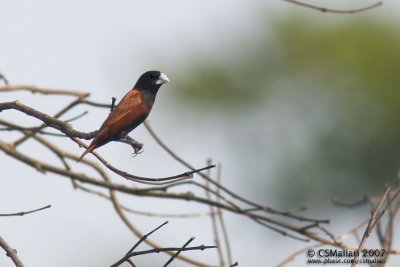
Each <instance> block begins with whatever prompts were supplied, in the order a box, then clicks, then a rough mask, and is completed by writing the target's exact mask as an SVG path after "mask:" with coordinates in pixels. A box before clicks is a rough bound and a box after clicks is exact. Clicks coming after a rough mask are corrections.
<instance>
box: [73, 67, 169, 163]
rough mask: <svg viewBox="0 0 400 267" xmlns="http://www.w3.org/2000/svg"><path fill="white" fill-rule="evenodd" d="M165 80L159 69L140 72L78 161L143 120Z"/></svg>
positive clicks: (116, 138)
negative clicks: (133, 84)
mask: <svg viewBox="0 0 400 267" xmlns="http://www.w3.org/2000/svg"><path fill="white" fill-rule="evenodd" d="M167 82H169V79H168V77H167V75H165V74H164V73H162V72H159V71H148V72H145V73H144V74H142V76H140V78H139V80H138V81H137V82H136V84H135V86H134V87H133V89H132V90H130V91H129V92H128V93H127V94H126V95H125V96H124V97H123V98H122V100H121V101H120V102H119V104H118V105H117V106H116V107H115V108H114V109H113V110H112V111H111V112H110V114H109V115H108V117H107V119H106V120H105V121H104V122H103V124H102V125H101V127H100V129H99V131H98V132H97V134H96V136H95V137H94V139H93V141H92V142H91V143H90V145H89V147H88V148H87V149H86V151H85V152H83V154H82V155H81V156H80V158H79V159H78V162H79V161H80V160H81V159H82V158H83V157H84V156H85V155H86V154H87V153H90V152H92V151H93V150H95V149H96V148H98V147H101V146H103V145H105V144H107V143H108V142H111V141H115V140H119V139H120V138H122V137H124V136H125V135H126V134H128V133H129V132H130V131H132V130H133V129H135V128H136V127H138V126H139V125H140V124H141V123H142V122H144V120H145V119H146V118H147V116H148V115H149V113H150V111H151V108H152V107H153V104H154V101H155V99H156V94H157V92H158V89H160V86H161V85H162V84H164V83H167Z"/></svg>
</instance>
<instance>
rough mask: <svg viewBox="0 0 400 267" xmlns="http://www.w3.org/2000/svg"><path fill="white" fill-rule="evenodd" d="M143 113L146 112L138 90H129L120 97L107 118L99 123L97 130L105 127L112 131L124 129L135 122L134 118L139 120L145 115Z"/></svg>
mask: <svg viewBox="0 0 400 267" xmlns="http://www.w3.org/2000/svg"><path fill="white" fill-rule="evenodd" d="M144 113H146V107H145V105H144V103H143V101H142V98H141V95H140V92H139V91H138V90H131V91H129V92H128V93H127V94H126V95H125V96H124V97H123V98H122V100H121V101H120V102H119V104H118V105H117V106H116V107H115V108H114V109H113V111H112V112H111V113H110V115H108V118H107V119H106V120H105V121H104V122H103V124H102V125H101V127H100V129H99V132H101V131H102V130H103V129H105V128H109V129H112V131H113V132H119V131H121V130H125V129H126V128H129V127H131V126H132V125H133V124H136V123H135V122H136V120H141V119H142V117H143V116H145V115H144ZM142 121H143V120H142ZM142 121H141V122H142Z"/></svg>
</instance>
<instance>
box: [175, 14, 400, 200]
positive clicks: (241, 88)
mask: <svg viewBox="0 0 400 267" xmlns="http://www.w3.org/2000/svg"><path fill="white" fill-rule="evenodd" d="M260 25H261V24H260ZM269 26H272V27H273V31H272V33H271V32H269V33H268V34H267V33H266V32H264V31H263V30H262V29H261V27H260V29H259V31H258V32H259V34H260V35H266V37H265V38H257V40H258V42H259V43H256V44H249V43H246V42H244V43H243V47H242V49H241V51H235V50H234V49H231V48H229V44H227V47H226V49H225V50H224V51H221V56H220V57H219V58H218V59H213V58H207V60H208V61H209V62H208V64H204V63H200V64H196V63H195V64H194V65H192V66H190V69H189V70H187V71H186V72H187V73H189V74H186V75H185V77H186V79H185V80H182V81H180V82H179V83H178V89H179V90H177V91H176V94H177V97H178V98H180V99H184V100H187V101H190V102H191V103H197V104H198V105H197V107H198V109H200V110H201V109H204V108H205V107H213V108H214V110H215V112H217V113H221V114H225V113H229V112H231V111H230V110H233V109H235V110H236V112H237V109H239V110H240V109H242V110H243V112H245V111H246V110H248V106H252V107H259V108H262V107H263V106H267V105H268V101H266V100H267V99H269V98H271V97H273V95H274V94H276V92H277V91H278V90H286V92H287V94H286V97H285V98H284V100H283V102H281V103H279V104H280V105H285V103H288V105H290V103H297V105H300V106H302V107H303V108H302V109H300V111H301V113H302V114H300V115H299V118H304V121H305V122H306V121H308V120H314V122H315V123H309V124H305V125H306V126H307V127H308V128H309V129H308V131H306V132H305V133H304V132H303V133H301V134H303V135H309V136H308V137H306V138H305V139H307V138H308V139H310V138H311V141H310V142H309V145H307V147H306V149H305V150H303V151H302V152H301V153H298V154H297V155H293V153H292V151H290V150H288V151H287V152H285V153H286V157H285V161H284V162H283V163H281V166H279V167H277V168H276V169H277V171H276V172H275V173H276V177H275V178H276V182H274V186H275V188H276V189H277V190H278V191H279V190H280V192H282V196H283V198H284V199H286V198H287V196H288V195H290V196H291V197H292V198H291V200H296V201H298V200H299V199H304V198H315V197H321V196H325V195H326V194H327V192H329V195H339V196H342V197H343V196H349V195H350V196H352V197H355V198H356V197H359V196H361V195H363V194H366V193H372V192H381V191H382V190H383V188H384V183H385V182H386V181H391V182H393V181H394V180H395V179H396V173H397V168H398V166H399V159H400V35H399V25H395V24H393V22H386V21H384V20H382V19H379V18H369V19H365V18H364V19H362V20H359V19H358V20H357V19H346V20H344V21H343V22H338V21H336V22H334V23H324V22H321V21H318V22H315V21H310V20H308V19H306V18H301V17H297V16H292V17H290V18H289V19H287V20H284V21H279V22H276V23H273V24H269ZM236 49H237V48H236ZM238 54H240V55H241V56H237V55H238ZM224 58H226V59H229V60H225V61H226V62H225V61H224ZM232 62H235V64H232ZM192 63H193V62H192ZM282 84H283V86H282ZM321 93H322V94H323V95H325V96H327V97H328V101H327V103H329V104H327V106H326V108H325V106H324V105H325V103H321V104H320V106H319V107H320V110H317V111H316V110H315V109H313V110H309V109H308V105H309V102H307V101H304V99H308V101H311V102H312V101H320V99H321V97H320V96H321ZM317 96H318V97H317ZM280 101H282V99H281V100H280ZM285 101H286V102H285ZM301 101H303V102H304V103H303V104H302V103H300V102H301ZM265 110H266V111H268V108H265ZM311 113H312V114H311ZM315 113H317V114H315ZM318 113H321V116H320V118H319V119H315V118H316V116H318ZM251 116H252V114H246V116H243V118H237V119H236V120H237V124H238V125H240V124H241V123H244V120H248V119H249V117H251ZM241 120H242V121H241ZM277 120H279V121H280V122H283V123H285V121H284V120H285V117H279V116H278V117H277ZM259 123H260V124H262V123H263V122H262V121H260V122H259ZM287 123H291V121H288V122H287ZM299 123H302V121H301V119H300V122H299ZM221 124H223V121H222V122H221ZM314 128H315V129H314ZM262 129H263V128H262V127H255V128H254V131H262ZM299 134H300V133H299ZM227 138H229V135H227ZM249 138H250V137H246V140H244V141H243V142H248V139H249ZM264 138H271V137H270V136H268V133H265V135H264ZM236 141H237V140H236ZM285 153H284V154H285ZM255 158H256V159H257V160H258V162H257V163H258V164H261V165H262V164H263V160H264V159H263V157H262V156H261V157H255ZM252 160H254V159H252ZM269 179H270V178H269V177H261V180H262V182H263V183H264V184H265V186H271V183H270V181H269ZM259 182H260V181H259ZM254 185H255V187H256V189H255V190H260V189H259V188H260V186H259V184H257V183H256V184H254ZM308 189H309V190H313V192H319V193H314V194H310V191H309V190H308ZM354 192H357V193H355V194H354Z"/></svg>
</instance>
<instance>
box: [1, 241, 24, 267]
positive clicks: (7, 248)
mask: <svg viewBox="0 0 400 267" xmlns="http://www.w3.org/2000/svg"><path fill="white" fill-rule="evenodd" d="M0 247H1V248H2V249H3V250H4V251H5V252H6V255H7V256H8V257H10V259H11V260H12V261H13V262H14V265H15V266H16V267H24V266H25V265H24V264H23V263H22V261H21V260H20V259H19V258H18V256H17V251H16V250H15V249H13V248H12V247H11V246H10V245H9V244H7V242H6V241H5V240H4V239H3V238H2V237H1V236H0Z"/></svg>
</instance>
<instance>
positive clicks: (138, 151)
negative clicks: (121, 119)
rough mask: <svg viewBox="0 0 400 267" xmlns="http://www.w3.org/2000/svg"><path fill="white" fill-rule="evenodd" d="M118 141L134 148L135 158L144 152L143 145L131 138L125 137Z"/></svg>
mask: <svg viewBox="0 0 400 267" xmlns="http://www.w3.org/2000/svg"><path fill="white" fill-rule="evenodd" d="M118 141H119V142H122V143H125V144H128V145H130V146H131V147H132V148H133V156H134V157H135V156H137V155H139V154H141V153H142V152H143V144H142V143H139V142H138V141H136V140H135V139H133V138H131V137H130V136H128V135H125V136H124V137H122V138H121V139H119V140H118Z"/></svg>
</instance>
